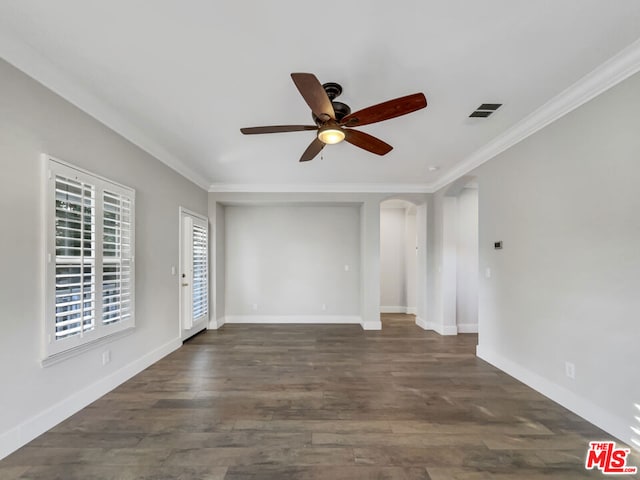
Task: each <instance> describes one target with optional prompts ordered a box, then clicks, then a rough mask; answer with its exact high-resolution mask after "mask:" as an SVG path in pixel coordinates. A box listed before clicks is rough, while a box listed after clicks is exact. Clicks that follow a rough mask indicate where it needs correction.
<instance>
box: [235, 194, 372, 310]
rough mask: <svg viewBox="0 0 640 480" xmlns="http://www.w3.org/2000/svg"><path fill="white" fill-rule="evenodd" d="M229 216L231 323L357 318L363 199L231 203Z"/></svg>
mask: <svg viewBox="0 0 640 480" xmlns="http://www.w3.org/2000/svg"><path fill="white" fill-rule="evenodd" d="M225 220H226V237H225V244H226V254H225V265H226V280H225V281H226V292H225V305H226V313H225V315H226V317H227V321H229V320H230V319H234V317H237V316H251V317H253V316H260V317H262V316H276V317H279V318H278V320H280V321H286V320H287V319H286V318H284V319H283V318H280V317H286V316H296V317H304V316H328V317H331V318H328V319H327V320H328V321H338V319H337V318H335V317H352V319H351V320H354V321H356V322H359V315H360V298H359V295H360V207H359V205H352V206H227V207H225ZM345 268H348V270H345ZM323 305H324V306H325V309H323ZM254 307H255V308H254ZM235 320H238V319H235ZM243 320H246V321H250V320H255V318H249V319H243ZM289 320H291V321H296V320H298V321H300V320H302V318H291V319H289ZM313 320H314V321H321V320H322V319H320V318H315V317H314V318H313Z"/></svg>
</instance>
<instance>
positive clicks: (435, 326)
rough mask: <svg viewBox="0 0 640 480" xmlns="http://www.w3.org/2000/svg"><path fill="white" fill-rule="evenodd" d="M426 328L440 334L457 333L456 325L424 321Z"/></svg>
mask: <svg viewBox="0 0 640 480" xmlns="http://www.w3.org/2000/svg"><path fill="white" fill-rule="evenodd" d="M425 323H426V326H427V328H426V330H433V331H434V332H436V333H438V334H440V335H457V334H458V327H457V326H456V325H442V324H440V323H436V322H425Z"/></svg>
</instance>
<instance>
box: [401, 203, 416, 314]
mask: <svg viewBox="0 0 640 480" xmlns="http://www.w3.org/2000/svg"><path fill="white" fill-rule="evenodd" d="M416 210H417V209H416V207H415V206H411V207H409V208H407V209H406V210H405V217H404V248H405V265H406V267H405V269H406V282H407V313H411V314H415V313H416V292H417V289H418V283H417V282H418V225H417V211H416Z"/></svg>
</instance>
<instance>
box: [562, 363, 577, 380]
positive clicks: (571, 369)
mask: <svg viewBox="0 0 640 480" xmlns="http://www.w3.org/2000/svg"><path fill="white" fill-rule="evenodd" d="M564 373H565V374H566V375H567V377H569V378H570V379H571V380H575V379H576V365H575V364H574V363H571V362H564Z"/></svg>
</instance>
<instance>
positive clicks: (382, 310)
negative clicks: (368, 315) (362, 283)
mask: <svg viewBox="0 0 640 480" xmlns="http://www.w3.org/2000/svg"><path fill="white" fill-rule="evenodd" d="M380 313H407V314H410V315H415V314H416V307H403V306H395V307H394V306H387V307H385V306H380Z"/></svg>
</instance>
